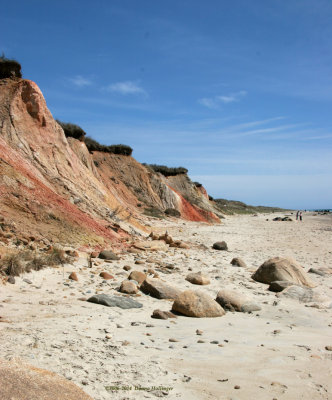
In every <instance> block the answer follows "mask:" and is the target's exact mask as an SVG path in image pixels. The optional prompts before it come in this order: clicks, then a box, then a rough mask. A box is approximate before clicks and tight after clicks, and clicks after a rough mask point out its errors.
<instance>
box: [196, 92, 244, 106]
mask: <svg viewBox="0 0 332 400" xmlns="http://www.w3.org/2000/svg"><path fill="white" fill-rule="evenodd" d="M246 95H247V92H246V91H245V90H240V91H239V92H236V93H231V94H229V95H219V96H214V97H204V98H202V99H199V100H198V102H199V104H201V105H203V106H205V107H207V108H211V109H216V108H218V106H219V105H220V103H223V104H229V103H234V102H237V101H240V100H241V99H242V98H243V97H244V96H246Z"/></svg>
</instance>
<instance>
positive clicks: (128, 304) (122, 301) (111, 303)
mask: <svg viewBox="0 0 332 400" xmlns="http://www.w3.org/2000/svg"><path fill="white" fill-rule="evenodd" d="M87 301H88V302H90V303H96V304H101V305H103V306H107V307H119V308H122V309H129V308H142V307H143V304H141V303H139V302H138V301H135V300H133V299H132V298H130V297H121V296H109V295H107V294H96V295H94V296H92V297H90V298H89V299H88V300H87Z"/></svg>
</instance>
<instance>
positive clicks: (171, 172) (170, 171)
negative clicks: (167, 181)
mask: <svg viewBox="0 0 332 400" xmlns="http://www.w3.org/2000/svg"><path fill="white" fill-rule="evenodd" d="M143 165H145V166H146V167H147V168H149V169H151V170H153V171H154V172H159V173H160V174H162V175H164V176H176V175H181V174H186V173H187V172H188V170H187V169H186V168H184V167H177V168H170V167H166V165H157V164H143Z"/></svg>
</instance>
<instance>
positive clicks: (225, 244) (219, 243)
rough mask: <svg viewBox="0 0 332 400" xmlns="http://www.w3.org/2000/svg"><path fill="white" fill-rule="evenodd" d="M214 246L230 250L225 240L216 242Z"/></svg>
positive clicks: (217, 248)
mask: <svg viewBox="0 0 332 400" xmlns="http://www.w3.org/2000/svg"><path fill="white" fill-rule="evenodd" d="M212 248H213V249H215V250H228V246H227V243H226V242H224V241H222V242H216V243H214V244H213V246H212Z"/></svg>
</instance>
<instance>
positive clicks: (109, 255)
mask: <svg viewBox="0 0 332 400" xmlns="http://www.w3.org/2000/svg"><path fill="white" fill-rule="evenodd" d="M98 258H101V259H102V260H120V258H119V257H118V256H117V255H116V254H115V253H113V251H111V250H103V251H101V252H100V253H99V255H98Z"/></svg>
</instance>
